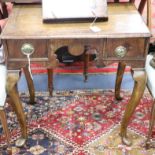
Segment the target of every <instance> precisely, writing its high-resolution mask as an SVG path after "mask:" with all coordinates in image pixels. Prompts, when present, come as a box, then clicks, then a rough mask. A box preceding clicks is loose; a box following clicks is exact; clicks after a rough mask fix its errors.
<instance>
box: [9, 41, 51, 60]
mask: <svg viewBox="0 0 155 155" xmlns="http://www.w3.org/2000/svg"><path fill="white" fill-rule="evenodd" d="M25 43H28V44H31V45H32V46H33V48H34V52H33V54H32V55H31V58H48V51H47V48H46V46H47V41H46V40H29V39H28V40H27V39H23V40H8V41H7V48H8V51H9V53H8V54H9V55H8V56H9V58H13V59H14V58H18V59H19V58H26V56H25V55H24V54H23V53H22V52H21V48H22V45H23V44H25Z"/></svg>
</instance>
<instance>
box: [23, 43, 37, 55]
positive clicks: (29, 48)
mask: <svg viewBox="0 0 155 155" xmlns="http://www.w3.org/2000/svg"><path fill="white" fill-rule="evenodd" d="M21 52H22V53H23V54H25V55H31V54H32V53H33V52H34V47H33V45H32V44H29V43H25V44H23V45H22V47H21Z"/></svg>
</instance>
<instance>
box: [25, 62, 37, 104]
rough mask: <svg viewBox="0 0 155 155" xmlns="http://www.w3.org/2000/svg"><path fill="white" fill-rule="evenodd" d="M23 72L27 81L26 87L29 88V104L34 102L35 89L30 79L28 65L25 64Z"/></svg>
mask: <svg viewBox="0 0 155 155" xmlns="http://www.w3.org/2000/svg"><path fill="white" fill-rule="evenodd" d="M23 70H24V74H25V78H26V81H27V85H28V89H29V94H30V104H35V89H34V83H33V80H32V77H31V75H30V72H29V69H28V65H26V66H25V67H24V68H23Z"/></svg>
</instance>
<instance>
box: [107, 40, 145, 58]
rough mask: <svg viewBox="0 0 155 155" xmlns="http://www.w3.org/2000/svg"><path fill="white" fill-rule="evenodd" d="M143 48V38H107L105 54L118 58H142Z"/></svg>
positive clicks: (143, 54)
mask: <svg viewBox="0 0 155 155" xmlns="http://www.w3.org/2000/svg"><path fill="white" fill-rule="evenodd" d="M145 49H146V48H145V39H143V38H124V39H122V38H121V39H119V38H118V39H108V40H107V46H106V56H107V57H111V58H118V59H120V58H122V59H123V58H125V59H126V58H134V59H135V58H143V57H144V56H145Z"/></svg>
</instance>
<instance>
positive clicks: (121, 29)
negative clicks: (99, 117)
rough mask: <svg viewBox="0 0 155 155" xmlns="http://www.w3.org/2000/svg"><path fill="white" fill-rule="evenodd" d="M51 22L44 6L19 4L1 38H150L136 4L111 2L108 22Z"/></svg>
mask: <svg viewBox="0 0 155 155" xmlns="http://www.w3.org/2000/svg"><path fill="white" fill-rule="evenodd" d="M90 24H91V23H90V22H86V23H57V24H54V23H52V24H49V23H48V24H47V23H43V21H42V8H41V5H40V4H38V5H16V6H14V9H13V11H12V13H11V15H10V16H9V18H8V21H7V24H6V26H5V27H4V29H3V32H2V33H1V39H60V38H61V39H63V38H64V39H65V38H123V37H125V38H130V37H150V31H149V29H148V27H147V26H146V24H145V22H144V20H143V18H142V17H141V15H140V14H139V12H138V11H137V9H136V7H135V5H134V4H132V3H119V4H116V3H114V4H108V21H106V22H97V23H95V26H97V27H99V28H100V30H101V31H99V32H93V31H92V30H91V29H90Z"/></svg>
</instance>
